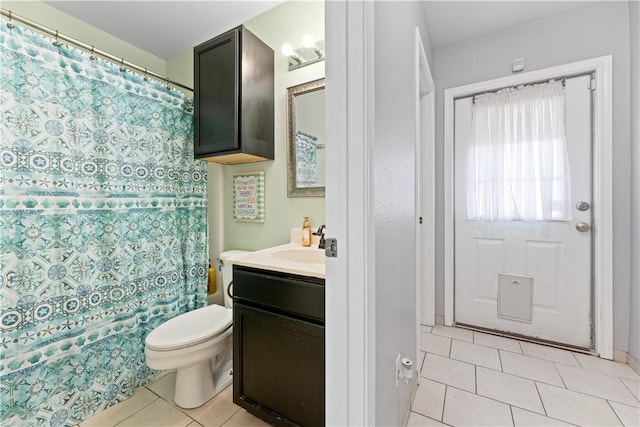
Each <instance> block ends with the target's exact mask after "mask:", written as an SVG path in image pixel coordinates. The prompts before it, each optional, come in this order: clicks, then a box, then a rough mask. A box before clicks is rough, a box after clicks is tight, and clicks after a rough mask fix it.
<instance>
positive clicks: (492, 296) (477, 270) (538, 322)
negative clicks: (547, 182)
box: [454, 75, 593, 348]
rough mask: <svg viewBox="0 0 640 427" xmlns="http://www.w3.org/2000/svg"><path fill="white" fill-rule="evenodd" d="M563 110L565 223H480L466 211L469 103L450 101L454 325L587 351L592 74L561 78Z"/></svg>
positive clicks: (465, 100) (589, 307) (589, 276)
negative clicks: (567, 180)
mask: <svg viewBox="0 0 640 427" xmlns="http://www.w3.org/2000/svg"><path fill="white" fill-rule="evenodd" d="M565 105H566V107H565V108H566V122H565V128H566V139H567V150H568V157H569V167H570V173H571V206H572V215H571V220H570V221H566V222H565V221H554V222H544V221H535V222H526V221H493V222H483V221H470V220H468V219H467V208H466V196H467V194H466V185H467V176H466V175H467V169H466V168H467V153H468V151H469V150H468V148H469V142H470V140H471V138H470V136H471V118H472V116H471V114H472V100H471V98H463V99H459V100H456V101H455V142H454V144H455V146H454V159H455V172H454V173H455V178H454V197H455V222H454V227H455V229H454V234H455V273H454V274H455V278H454V280H455V285H454V286H455V289H454V293H455V296H454V298H455V307H454V319H455V322H456V323H464V324H468V325H473V326H479V327H484V328H488V329H493V330H497V331H504V332H509V333H515V334H521V335H526V336H531V337H535V338H540V339H545V340H550V341H555V342H559V343H565V344H570V345H574V346H579V347H585V348H591V347H592V337H591V294H592V287H591V277H592V260H591V256H592V244H591V239H592V236H591V231H578V229H577V224H578V223H586V224H588V225H589V226H591V225H592V209H593V207H592V206H591V204H592V193H593V192H592V168H591V164H592V148H591V144H592V143H591V141H592V138H591V133H592V130H591V129H592V127H591V75H585V76H579V77H574V78H570V79H567V80H566V104H565ZM580 202H586V203H588V204H589V208H588V209H586V210H580V209H578V207H577V204H578V203H580ZM584 207H585V206H584V205H583V206H582V207H581V208H582V209H584Z"/></svg>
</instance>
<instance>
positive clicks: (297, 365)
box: [233, 249, 325, 426]
mask: <svg viewBox="0 0 640 427" xmlns="http://www.w3.org/2000/svg"><path fill="white" fill-rule="evenodd" d="M285 251H286V252H285ZM312 251H315V252H312ZM267 252H268V251H267ZM278 252H279V253H280V254H286V256H287V257H294V258H295V257H299V258H300V259H298V260H297V261H300V260H302V259H304V260H305V261H309V260H313V259H314V257H316V258H319V256H316V255H315V253H317V250H314V249H302V250H300V251H296V250H291V249H289V250H288V251H287V250H286V249H284V250H281V251H275V252H273V253H276V254H277V253H278ZM298 252H299V253H301V254H303V255H297V254H298ZM273 253H271V254H267V258H269V257H271V258H274V259H277V257H273ZM255 254H256V253H253V254H250V255H247V256H243V257H240V258H237V259H236V260H234V267H233V277H234V279H233V373H234V375H233V401H234V402H235V403H236V404H237V405H240V406H241V407H243V408H245V409H246V410H247V411H249V412H251V413H252V414H254V415H256V416H258V417H260V418H262V419H263V420H265V421H267V422H269V423H270V424H274V425H279V426H294V425H302V426H324V421H325V416H324V407H325V398H324V395H325V384H324V381H325V356H324V350H325V348H324V342H325V339H324V337H325V335H324V312H325V293H324V290H325V288H324V277H314V276H309V275H302V274H293V273H291V272H287V271H277V270H269V269H265V268H270V267H272V266H269V265H266V266H265V268H256V267H253V266H247V265H238V263H240V264H253V265H257V263H255V262H253V263H252V259H253V260H255V259H257V258H259V256H260V254H259V255H255ZM283 256H284V255H283ZM242 258H245V259H246V260H247V261H246V262H242V261H237V260H240V259H242ZM287 262H288V263H289V265H290V266H293V265H294V264H295V263H296V261H285V262H284V264H285V265H286V264H287ZM275 264H276V268H277V264H278V262H277V261H276V262H275ZM280 264H281V265H282V264H283V263H280ZM297 264H300V267H302V266H303V265H304V264H305V263H304V262H297ZM306 264H310V263H308V262H307V263H306ZM311 264H312V263H311ZM285 270H286V268H285ZM322 270H324V264H323V265H322ZM318 275H320V274H316V276H318ZM322 276H324V271H322Z"/></svg>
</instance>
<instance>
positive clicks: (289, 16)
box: [223, 1, 331, 250]
mask: <svg viewBox="0 0 640 427" xmlns="http://www.w3.org/2000/svg"><path fill="white" fill-rule="evenodd" d="M245 25H246V26H247V28H249V30H250V31H251V32H253V33H254V34H255V35H257V36H258V37H259V38H260V39H262V41H264V42H265V43H266V44H268V45H269V46H270V47H271V48H272V49H273V50H274V52H275V127H274V141H275V160H273V161H267V162H259V163H249V164H244V165H234V166H225V167H224V168H223V172H224V199H223V205H224V212H223V218H224V249H225V250H226V249H249V250H257V249H263V248H266V247H270V246H275V245H279V244H283V243H286V242H287V241H288V240H289V229H290V228H291V227H300V226H302V220H303V216H305V215H307V216H309V217H310V221H311V226H312V227H314V228H316V227H318V226H319V225H320V224H324V222H325V215H324V209H325V204H324V197H287V126H288V125H287V88H288V87H291V86H295V85H298V84H301V83H306V82H309V81H312V80H316V79H320V78H323V77H324V61H321V62H319V63H316V64H313V65H309V66H306V67H303V68H299V69H297V70H294V71H288V70H287V67H288V59H287V58H286V57H285V56H284V55H282V54H281V53H280V46H282V44H283V43H285V42H289V43H291V44H292V46H293V47H294V49H295V48H298V47H301V46H302V37H303V36H304V35H305V34H311V35H313V36H314V38H315V39H316V40H317V41H320V40H324V2H322V1H305V2H299V1H288V2H285V3H283V4H281V5H279V6H276V7H275V8H273V9H271V10H268V11H267V12H265V13H263V14H261V15H259V16H258V17H256V18H255V19H252V20H250V21H248V22H247V23H246V24H245ZM328 55H329V56H330V55H331V52H328ZM327 143H329V144H330V143H331V141H328V142H327ZM255 171H264V175H265V204H266V219H265V221H264V223H250V222H240V221H235V220H234V219H233V214H232V208H233V205H232V203H233V201H232V197H233V193H232V187H231V185H232V184H231V182H232V179H233V175H234V174H236V173H242V172H255Z"/></svg>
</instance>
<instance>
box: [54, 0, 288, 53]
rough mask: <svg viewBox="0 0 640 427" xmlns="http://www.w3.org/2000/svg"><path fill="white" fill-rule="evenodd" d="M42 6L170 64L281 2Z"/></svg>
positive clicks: (114, 0) (80, 0) (115, 0)
mask: <svg viewBox="0 0 640 427" xmlns="http://www.w3.org/2000/svg"><path fill="white" fill-rule="evenodd" d="M44 2H45V3H47V4H49V5H50V6H53V7H55V8H57V9H60V10H61V11H63V12H65V13H68V14H69V15H72V16H74V17H76V18H78V19H80V20H82V21H84V22H86V23H88V24H91V25H93V26H94V27H97V28H100V29H101V30H103V31H105V32H107V33H109V34H112V35H114V36H116V37H118V38H120V39H121V40H124V41H127V42H129V43H131V44H132V45H134V46H137V47H139V48H140V49H142V50H145V51H147V52H149V53H152V54H154V55H156V56H158V57H160V58H162V59H168V58H170V57H172V56H174V55H177V54H179V53H182V52H184V51H185V50H187V49H190V48H192V47H194V46H196V45H199V44H200V43H202V42H205V41H207V40H209V39H211V38H212V37H214V36H217V35H218V34H222V33H224V32H225V31H227V30H229V29H231V28H233V27H237V26H238V25H240V24H243V23H245V22H246V21H248V20H249V19H251V18H253V17H255V16H257V15H259V14H261V13H262V12H264V11H266V10H268V9H271V8H272V7H274V6H277V5H278V4H280V3H282V2H283V0H255V1H243V0H235V1H219V0H208V1H203V0H200V1H188V0H187V1H178V0H173V1H123V0H111V1H99V0H98V1H93V0H91V1H89V0H74V1H65V0H44Z"/></svg>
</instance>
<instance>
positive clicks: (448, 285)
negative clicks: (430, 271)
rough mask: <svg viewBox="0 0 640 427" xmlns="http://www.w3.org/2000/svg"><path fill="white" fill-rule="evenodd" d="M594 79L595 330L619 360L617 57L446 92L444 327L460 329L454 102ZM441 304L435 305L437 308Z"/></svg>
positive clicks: (605, 353) (601, 349)
mask: <svg viewBox="0 0 640 427" xmlns="http://www.w3.org/2000/svg"><path fill="white" fill-rule="evenodd" d="M589 72H592V73H594V78H595V82H596V87H595V89H594V92H593V205H594V211H593V223H594V225H593V249H594V253H593V265H594V277H593V279H594V283H593V287H594V292H593V299H594V301H593V307H594V309H593V325H594V340H593V342H594V350H595V351H596V352H597V353H598V354H599V355H600V357H602V358H605V359H613V221H612V217H613V204H612V190H613V177H612V175H613V166H612V146H613V125H612V106H613V94H612V56H611V55H608V56H602V57H598V58H592V59H588V60H584V61H578V62H573V63H570V64H566V65H560V66H557V67H551V68H545V69H542V70H536V71H530V72H527V73H522V74H515V75H512V76H508V77H502V78H498V79H493V80H488V81H484V82H479V83H473V84H469V85H464V86H458V87H454V88H450V89H446V90H445V91H444V167H445V171H444V222H445V223H444V295H445V297H444V324H445V325H448V326H451V325H453V323H454V239H453V237H454V235H453V233H454V217H453V213H454V197H453V183H454V166H453V165H454V163H453V162H454V156H453V150H454V100H455V99H456V98H462V97H465V96H470V95H472V94H475V93H478V92H482V91H491V90H496V89H500V88H503V87H509V86H517V85H520V84H526V83H530V82H537V81H542V80H548V79H552V78H561V77H563V76H571V75H577V74H583V73H589ZM434 304H435V302H434Z"/></svg>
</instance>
